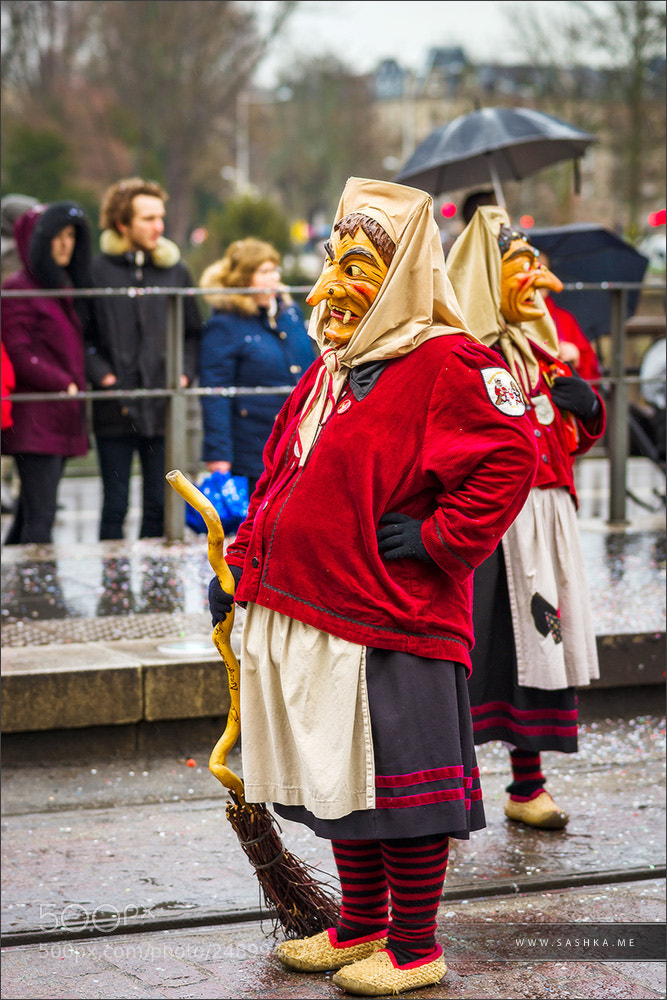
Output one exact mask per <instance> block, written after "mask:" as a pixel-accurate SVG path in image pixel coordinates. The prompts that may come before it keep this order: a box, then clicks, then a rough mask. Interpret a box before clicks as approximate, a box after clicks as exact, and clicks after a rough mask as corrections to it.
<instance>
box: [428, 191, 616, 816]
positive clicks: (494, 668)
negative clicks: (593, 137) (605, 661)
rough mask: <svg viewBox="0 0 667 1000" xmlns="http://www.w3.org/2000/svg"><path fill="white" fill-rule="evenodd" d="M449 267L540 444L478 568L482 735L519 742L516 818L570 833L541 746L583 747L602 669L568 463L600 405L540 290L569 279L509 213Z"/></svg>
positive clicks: (600, 422)
mask: <svg viewBox="0 0 667 1000" xmlns="http://www.w3.org/2000/svg"><path fill="white" fill-rule="evenodd" d="M447 265H448V274H449V276H450V279H451V281H452V284H453V286H454V291H455V293H456V296H457V299H458V301H459V304H460V306H461V309H462V310H463V313H464V315H465V317H466V322H467V323H468V325H469V327H470V328H471V330H472V331H473V332H474V333H475V334H477V336H478V337H479V338H480V340H482V341H483V343H485V344H488V345H493V346H494V349H495V350H497V351H498V352H499V354H498V356H499V357H502V358H503V359H504V360H505V361H506V362H507V364H508V365H509V367H510V369H511V370H512V373H513V375H514V376H515V378H516V380H517V382H519V384H520V385H521V388H522V391H523V395H524V397H525V399H526V402H527V407H528V416H529V419H530V423H531V426H532V432H533V434H534V437H535V442H536V444H537V447H538V453H539V461H538V467H537V476H536V479H535V483H534V486H533V489H532V490H531V492H530V494H529V496H528V499H527V501H526V503H525V506H524V508H523V510H522V511H521V513H520V514H519V516H518V517H517V518H516V520H515V521H514V522H513V524H512V525H511V526H510V528H509V529H508V531H507V532H506V533H505V534H504V536H503V538H502V544H500V545H498V546H497V548H496V549H495V551H494V552H493V554H492V555H491V556H490V557H489V558H488V559H487V560H486V561H485V562H484V563H482V565H481V566H480V567H479V568H478V569H477V570H476V571H475V576H474V605H473V608H474V610H473V621H474V629H475V648H474V650H473V654H472V664H473V671H472V676H471V678H470V681H469V691H470V700H471V704H472V713H473V720H474V732H475V743H476V744H478V745H479V744H482V743H487V742H489V741H490V740H501V741H503V742H504V743H505V744H506V745H507V746H508V747H509V748H510V760H511V767H512V779H513V780H512V783H511V784H510V785H509V786H508V788H507V791H508V799H507V801H506V804H505V815H506V816H507V817H508V819H510V820H515V821H518V822H523V823H526V824H528V825H529V826H534V827H538V828H542V829H561V828H562V827H564V826H565V825H566V824H567V822H568V815H567V813H566V812H564V811H563V810H562V809H561V808H560V807H559V806H558V805H556V803H555V802H554V800H553V798H552V797H551V795H550V794H549V793H548V792H547V791H546V790H545V788H544V784H545V777H544V774H543V773H542V761H541V752H542V751H544V750H556V751H561V752H563V753H574V752H575V751H576V750H577V703H576V690H575V689H576V688H577V687H582V686H586V685H588V684H589V683H590V681H591V680H592V679H594V678H597V677H598V676H599V668H598V658H597V648H596V640H595V631H594V627H593V621H592V615H591V608H590V600H589V594H588V589H587V586H586V572H585V566H584V561H583V556H582V552H581V547H580V542H579V530H578V525H577V517H576V511H577V494H576V490H575V483H574V472H573V468H574V461H573V460H574V457H575V456H576V455H582V454H584V453H585V452H586V451H588V449H589V448H591V446H592V445H593V444H594V442H595V441H597V440H598V439H599V438H600V436H601V435H602V434H603V432H604V427H605V410H604V404H603V402H602V400H601V398H600V396H599V395H598V394H597V393H596V392H595V391H594V389H593V388H592V387H591V386H590V385H589V384H588V383H587V382H586V381H585V380H584V379H582V378H580V377H579V376H578V375H577V374H576V372H575V371H574V370H573V369H572V368H570V367H569V366H567V365H565V364H564V363H563V362H562V361H560V360H559V357H558V337H557V332H556V329H555V327H554V324H553V322H552V320H551V318H550V316H549V315H548V313H547V311H546V309H545V306H544V301H543V299H542V297H541V293H540V290H541V289H547V290H551V291H556V292H557V291H559V290H560V289H562V283H561V282H560V281H559V279H558V278H556V277H555V275H553V274H552V273H551V272H550V271H549V270H548V269H547V268H545V267H544V266H543V265H542V264H541V263H540V255H539V251H538V250H536V249H535V248H534V247H532V246H531V245H530V242H529V240H528V238H527V237H526V236H525V234H524V233H522V232H519V231H517V230H515V229H513V228H512V227H511V226H510V222H509V218H508V216H507V212H506V211H505V209H503V208H500V207H482V208H478V209H477V212H476V213H475V215H474V217H473V219H472V221H471V222H470V224H469V225H468V227H467V228H466V229H465V230H464V231H463V233H462V234H461V235H460V236H459V237H458V239H457V241H456V243H455V244H454V246H453V247H452V249H451V251H450V254H449V257H448V259H447Z"/></svg>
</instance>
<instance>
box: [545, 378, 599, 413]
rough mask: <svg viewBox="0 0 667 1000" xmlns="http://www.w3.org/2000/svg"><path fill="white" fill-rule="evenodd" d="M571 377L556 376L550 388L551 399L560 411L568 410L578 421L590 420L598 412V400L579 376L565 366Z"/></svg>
mask: <svg viewBox="0 0 667 1000" xmlns="http://www.w3.org/2000/svg"><path fill="white" fill-rule="evenodd" d="M567 367H568V368H569V369H570V371H571V372H572V376H571V377H568V376H567V375H558V376H557V377H556V378H555V379H554V381H553V385H552V386H551V398H552V399H553V401H554V403H555V404H556V406H557V407H558V408H559V409H561V410H569V411H570V413H574V415H575V417H579V419H580V420H592V419H593V417H597V415H598V413H599V412H600V400H599V399H598V397H597V396H596V395H595V393H594V392H593V390H592V389H591V387H590V385H589V384H588V382H586V381H585V380H584V379H583V378H582V377H581V375H578V374H577V372H575V371H574V369H573V368H572V365H568V366H567Z"/></svg>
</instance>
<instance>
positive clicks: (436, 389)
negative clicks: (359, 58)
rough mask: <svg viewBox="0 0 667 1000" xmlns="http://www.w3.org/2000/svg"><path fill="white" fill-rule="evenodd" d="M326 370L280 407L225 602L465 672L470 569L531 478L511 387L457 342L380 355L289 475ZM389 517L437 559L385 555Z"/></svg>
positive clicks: (491, 356)
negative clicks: (382, 361)
mask: <svg viewBox="0 0 667 1000" xmlns="http://www.w3.org/2000/svg"><path fill="white" fill-rule="evenodd" d="M321 365H322V362H321V360H320V359H318V361H316V362H315V363H314V364H313V365H312V366H311V368H310V369H309V371H308V372H307V373H306V375H305V376H304V377H303V378H302V379H301V381H300V382H299V384H298V385H297V386H296V388H295V389H294V390H293V392H292V394H291V395H290V397H289V398H288V399H287V401H286V403H285V405H284V406H283V408H282V410H281V412H280V414H279V416H278V418H277V420H276V423H275V426H274V430H273V433H272V435H271V437H270V439H269V441H268V443H267V446H266V449H265V453H264V462H265V471H264V474H263V475H262V477H261V479H260V480H259V482H258V484H257V489H256V490H255V492H254V494H253V497H252V499H251V503H250V509H249V512H248V517H247V519H246V521H245V522H244V523H243V524H242V525H241V527H240V528H239V532H238V534H237V536H236V539H235V540H234V541H233V542H232V544H230V545H229V547H228V549H227V553H226V557H227V560H228V562H229V563H230V564H231V565H235V566H242V567H243V576H242V578H241V580H240V583H239V586H238V588H237V592H236V599H237V600H238V601H240V602H248V601H252V602H255V603H257V604H260V605H262V606H264V607H267V608H271V609H273V610H274V611H278V612H281V613H282V614H284V615H288V616H290V617H292V618H295V619H298V620H300V621H302V622H306V623H307V624H310V625H313V626H315V627H316V628H318V629H321V630H322V631H325V632H329V633H330V634H333V635H336V636H340V637H341V638H343V639H346V640H348V641H350V642H354V643H357V644H360V645H367V646H374V647H379V648H384V649H393V650H398V651H404V652H410V653H416V654H418V655H421V656H426V657H432V658H442V659H447V660H456V661H459V662H462V663H465V664H466V665H467V666H468V667H469V666H470V656H469V651H470V649H471V647H472V644H473V634H472V622H471V596H472V571H473V570H474V568H475V567H476V566H478V565H479V564H480V563H481V562H482V561H483V560H484V559H485V558H486V557H487V556H488V555H489V554H490V553H491V552H492V551H493V550H494V549H495V547H496V545H497V544H498V542H499V540H500V538H501V537H502V535H503V534H504V533H505V531H506V530H507V528H508V527H509V525H510V524H511V522H512V521H513V520H514V518H515V517H516V515H517V514H518V512H519V511H520V509H521V507H522V506H523V504H524V502H525V500H526V497H527V495H528V492H529V491H530V488H531V486H532V484H533V479H534V475H535V467H536V449H535V435H534V433H533V429H532V426H531V423H530V421H529V419H528V418H527V416H526V415H525V414H524V413H523V403H522V402H521V401H520V400H519V402H518V403H517V400H516V398H515V397H514V395H513V391H512V385H515V383H513V380H511V379H510V377H509V374H508V372H507V368H506V366H505V365H504V363H503V362H502V361H501V360H499V358H498V355H497V354H496V353H495V352H494V351H492V350H490V349H488V348H486V347H483V346H481V345H477V344H475V343H472V342H471V341H470V340H469V339H468V338H466V337H465V336H463V335H461V336H459V335H449V336H443V337H438V338H435V339H432V340H429V341H427V342H426V343H424V344H422V345H421V346H420V347H418V348H417V349H416V350H413V351H412V352H411V353H409V354H406V355H405V356H403V357H401V358H398V359H395V360H392V361H389V362H387V363H386V365H385V366H384V368H383V369H382V371H381V373H380V375H379V377H378V378H377V380H376V381H375V383H374V384H373V385H372V387H371V388H370V391H366V393H365V394H364V390H363V389H356V387H355V391H354V392H353V391H352V388H351V387H350V384H349V382H348V384H347V385H346V388H345V389H344V390H343V393H342V394H341V396H340V397H339V399H338V400H337V402H336V406H335V409H334V410H333V413H332V415H331V416H330V417H329V419H328V420H327V421H326V423H325V424H324V426H323V428H322V430H321V433H320V435H319V437H318V438H317V440H316V442H315V444H314V446H313V448H312V450H311V452H310V454H309V456H308V458H307V460H306V463H305V465H303V466H302V467H299V464H298V461H297V458H296V455H295V452H294V443H295V436H296V428H297V424H298V419H299V415H300V411H301V409H302V407H303V404H304V401H305V400H306V398H307V396H308V394H309V392H310V390H311V388H312V386H313V383H314V380H315V378H316V377H317V374H318V372H319V371H320V368H321ZM494 372H496V373H497V372H500V373H501V374H500V377H499V378H498V379H496V383H497V385H498V386H500V390H501V391H500V393H498V391H496V394H495V396H494V393H493V392H492V391H491V388H490V386H491V384H492V382H493V376H494ZM367 389H368V387H367V386H366V390H367ZM355 392H356V395H355ZM358 397H359V398H358ZM501 397H502V398H501ZM513 399H514V403H513V402H512V400H513ZM508 400H509V402H508ZM394 511H400V512H402V513H405V514H407V515H409V516H410V517H413V518H418V519H419V520H423V521H424V524H423V526H422V540H423V542H424V545H425V546H426V549H427V550H428V552H429V554H430V555H431V557H432V558H433V559H434V560H435V562H434V563H427V562H424V561H419V560H417V559H412V558H410V559H399V560H395V561H392V562H386V561H384V560H383V559H382V557H381V555H380V553H379V551H378V544H377V539H376V532H377V529H378V524H379V521H380V518H381V517H382V515H383V514H385V513H388V512H394Z"/></svg>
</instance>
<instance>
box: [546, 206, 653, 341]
mask: <svg viewBox="0 0 667 1000" xmlns="http://www.w3.org/2000/svg"><path fill="white" fill-rule="evenodd" d="M528 238H529V240H530V242H531V243H532V244H533V246H535V247H537V249H538V250H544V251H545V253H547V254H548V255H549V268H550V269H551V270H552V271H553V273H554V274H556V275H557V276H558V277H559V278H560V280H561V281H562V282H563V284H565V285H569V284H575V283H581V284H595V283H600V282H604V281H608V282H612V283H619V282H620V283H622V282H634V283H641V282H642V281H643V280H644V274H645V273H646V268H647V267H648V257H645V256H644V254H641V253H639V251H638V250H635V248H634V247H633V246H632V244H631V243H628V242H627V241H626V240H624V239H622V238H621V237H620V236H618V235H617V234H616V233H615V232H613V231H612V230H611V229H605V227H604V226H598V225H595V224H593V223H588V222H581V223H574V224H572V225H570V226H555V227H553V228H550V229H531V230H530V231H529V232H528ZM554 301H555V302H557V303H558V305H559V306H562V308H563V309H568V310H569V311H570V312H571V313H573V315H574V316H575V318H576V319H577V321H578V322H579V326H580V327H581V329H582V330H583V331H584V333H585V334H586V336H587V337H588V339H589V340H596V339H597V338H598V337H600V336H602V335H604V334H607V333H609V327H610V323H611V292H610V291H605V290H600V291H591V290H588V291H584V290H582V291H578V290H577V289H572V290H567V291H563V292H560V293H559V294H558V295H554ZM638 302H639V289H637V290H629V291H628V295H627V303H628V311H627V317H626V318H629V317H630V316H633V315H634V313H635V310H636V309H637V303H638Z"/></svg>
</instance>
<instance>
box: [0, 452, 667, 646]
mask: <svg viewBox="0 0 667 1000" xmlns="http://www.w3.org/2000/svg"><path fill="white" fill-rule="evenodd" d="M628 482H629V485H630V486H631V488H632V493H633V495H634V496H635V498H636V499H637V501H641V503H639V502H635V501H633V500H632V499H630V498H628V504H627V506H628V523H627V524H626V525H624V526H622V527H613V528H612V527H610V526H609V525H608V524H607V522H606V520H605V517H606V514H607V507H608V486H607V483H608V464H607V462H606V460H604V459H589V460H582V461H580V463H579V465H578V467H577V487H578V491H579V498H580V510H579V525H580V537H581V544H582V548H583V552H584V559H585V564H586V572H587V578H588V583H589V589H590V592H591V601H592V606H593V617H594V624H595V629H596V633H597V634H598V635H608V634H621V633H632V634H634V633H651V632H664V630H665V600H664V597H665V507H664V502H663V501H662V500H661V499H660V496H661V495H664V490H665V480H664V476H663V475H662V474H661V472H660V471H659V470H658V469H657V468H656V467H655V465H653V464H652V463H651V462H649V461H648V460H647V459H642V458H631V459H630V460H629V462H628ZM139 488H140V484H139V482H137V480H136V479H133V481H132V503H131V509H130V513H129V515H128V519H127V524H126V539H127V540H126V541H123V542H103V543H100V542H97V541H96V533H97V525H98V517H99V510H100V504H101V488H100V484H99V481H98V480H96V479H95V478H91V479H80V478H66V479H64V480H63V481H62V483H61V490H60V503H61V510H60V511H59V513H58V517H57V521H56V526H55V530H54V544H53V545H52V546H9V547H4V548H3V559H2V644H3V646H20V645H38V644H42V643H45V642H58V641H61V642H73V641H85V640H86V638H87V637H89V638H90V639H92V640H95V639H98V638H139V637H141V636H142V635H146V636H152V637H155V636H158V637H159V636H160V635H170V634H172V633H173V627H172V626H173V624H174V622H176V624H178V626H179V628H180V631H181V632H193V634H194V636H195V637H201V636H202V635H204V636H205V635H206V633H207V629H208V622H207V617H206V608H207V599H206V594H207V585H208V580H209V579H210V575H211V571H210V567H209V565H208V561H207V556H206V544H205V538H204V536H202V535H196V534H195V533H194V532H193V531H191V530H190V529H189V528H187V529H185V530H186V537H185V539H184V540H183V541H182V542H172V543H168V542H164V541H162V540H157V539H144V540H137V539H136V534H137V524H138V504H139ZM649 508H650V509H649ZM8 522H9V518H8V517H7V516H6V515H3V517H2V532H3V536H4V534H5V533H6V531H7V528H8ZM170 615H175V616H177V617H176V618H175V619H169V618H168V616H170ZM110 619H111V620H110ZM113 619H116V620H115V621H114V620H113Z"/></svg>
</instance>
